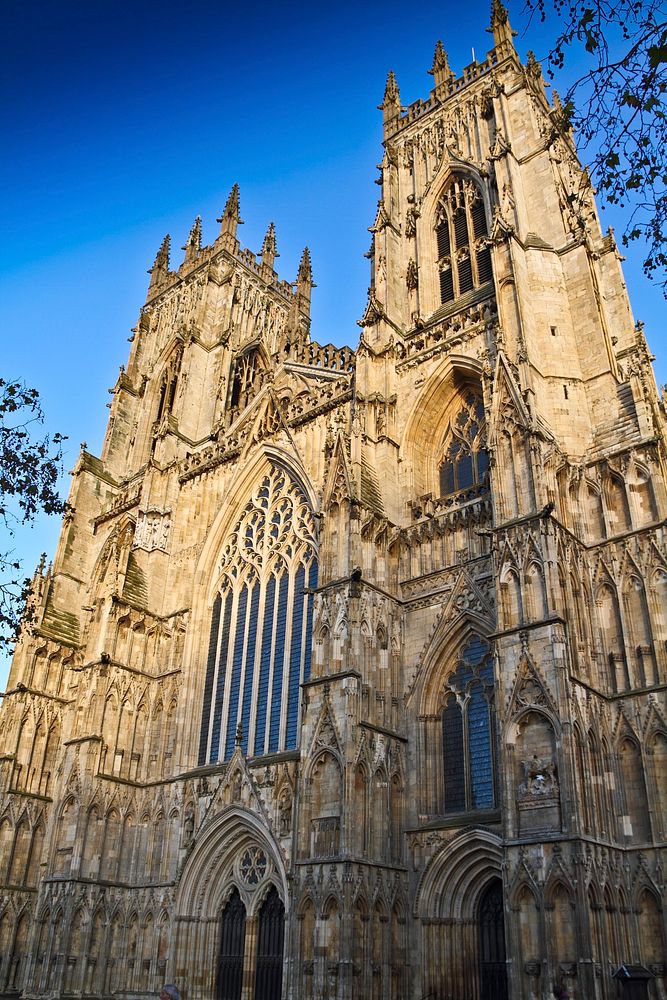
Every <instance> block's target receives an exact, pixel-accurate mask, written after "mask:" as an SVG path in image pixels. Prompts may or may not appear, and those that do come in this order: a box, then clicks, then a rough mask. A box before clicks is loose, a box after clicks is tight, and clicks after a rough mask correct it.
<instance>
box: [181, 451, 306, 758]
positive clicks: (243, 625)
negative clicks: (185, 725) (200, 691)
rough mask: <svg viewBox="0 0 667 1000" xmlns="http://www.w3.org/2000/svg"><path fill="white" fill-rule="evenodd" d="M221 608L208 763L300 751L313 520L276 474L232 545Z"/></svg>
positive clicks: (205, 748) (210, 692)
mask: <svg viewBox="0 0 667 1000" xmlns="http://www.w3.org/2000/svg"><path fill="white" fill-rule="evenodd" d="M219 578H220V588H219V591H218V594H217V595H216V597H215V600H214V602H213V609H212V615H211V630H210V635H209V649H208V658H207V664H206V680H205V685H204V703H203V710H202V722H201V735H200V744H199V763H200V764H204V763H207V762H214V761H218V760H228V759H229V758H230V757H231V755H232V753H233V751H234V745H235V743H236V740H237V733H238V734H239V737H240V743H241V747H242V748H243V752H244V753H246V754H248V755H250V756H253V755H262V754H267V753H276V752H279V751H283V750H293V749H295V748H296V746H297V734H298V722H299V712H300V686H301V684H302V683H303V682H304V681H306V680H308V678H309V677H310V652H311V635H312V624H313V595H312V593H311V590H312V588H314V587H315V586H316V585H317V548H316V540H315V525H314V518H313V512H312V510H311V508H310V505H309V502H308V499H307V497H306V495H305V493H304V492H303V489H302V488H301V486H300V485H299V484H298V483H297V482H296V481H295V480H293V479H292V478H291V477H290V476H289V474H288V473H287V472H286V471H285V469H283V468H281V467H280V466H277V465H272V466H271V470H270V472H269V474H268V475H266V476H265V477H264V478H263V480H262V481H261V483H260V484H259V485H258V486H257V488H256V489H255V491H254V493H253V496H252V498H251V499H250V500H249V501H248V503H247V504H246V506H245V508H244V509H243V512H242V514H241V516H240V518H239V519H238V521H237V522H236V524H235V526H234V529H233V530H232V532H231V533H230V534H229V536H228V537H227V540H226V542H225V545H224V547H223V553H222V557H221V559H220V563H219Z"/></svg>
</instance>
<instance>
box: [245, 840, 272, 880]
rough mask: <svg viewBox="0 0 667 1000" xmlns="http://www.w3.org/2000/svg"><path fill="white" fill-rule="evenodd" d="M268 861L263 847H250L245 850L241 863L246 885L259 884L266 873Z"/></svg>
mask: <svg viewBox="0 0 667 1000" xmlns="http://www.w3.org/2000/svg"><path fill="white" fill-rule="evenodd" d="M267 868H268V861H267V860H266V854H265V853H264V851H263V850H262V849H261V847H249V848H248V849H247V850H246V851H244V853H243V855H242V857H241V861H240V864H239V871H240V875H241V878H242V879H243V881H244V882H245V883H246V885H251V886H253V885H258V883H259V882H261V881H262V879H263V878H264V876H265V875H266V871H267Z"/></svg>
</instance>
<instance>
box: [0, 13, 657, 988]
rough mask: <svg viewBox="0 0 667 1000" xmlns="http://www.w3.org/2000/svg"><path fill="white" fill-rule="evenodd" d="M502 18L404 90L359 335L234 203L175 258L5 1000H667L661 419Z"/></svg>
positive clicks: (392, 88)
mask: <svg viewBox="0 0 667 1000" xmlns="http://www.w3.org/2000/svg"><path fill="white" fill-rule="evenodd" d="M489 31H490V32H491V34H492V38H493V47H492V48H491V49H490V51H489V52H488V54H487V56H486V57H485V59H483V60H482V61H481V62H477V61H474V62H473V63H471V64H470V65H469V66H466V67H465V68H464V69H463V71H462V72H461V73H460V74H457V72H455V70H454V69H453V68H452V67H450V64H449V60H448V56H447V53H446V51H445V49H444V47H443V45H442V43H440V42H438V43H437V45H436V48H435V53H434V57H433V64H432V67H431V69H430V74H431V76H432V89H431V91H430V93H429V95H428V97H427V98H426V99H425V100H418V101H416V102H415V103H413V104H411V105H409V106H408V107H404V106H403V104H402V102H401V95H400V91H399V86H398V83H397V79H396V77H395V76H394V73H393V72H391V73H389V76H388V78H387V83H386V88H385V92H384V98H383V102H382V105H381V106H380V107H381V112H382V119H383V131H384V143H383V155H382V161H381V164H380V166H379V170H380V179H379V181H380V191H381V195H380V199H379V202H378V206H377V212H376V215H375V219H374V221H373V225H372V226H371V228H370V232H371V246H370V250H369V253H368V258H369V261H370V287H369V290H368V299H367V303H366V306H365V311H364V314H363V317H362V318H361V320H360V321H359V326H360V327H361V334H360V336H359V338H358V344H357V347H356V349H352V348H348V347H336V346H334V345H332V344H328V345H321V344H319V343H318V342H317V341H316V340H315V339H313V337H312V336H311V329H310V326H311V323H310V302H311V293H312V290H313V288H314V287H315V286H314V283H313V274H312V266H311V259H310V253H309V251H308V249H306V250H304V252H303V255H302V257H301V261H300V263H299V267H298V272H297V275H296V281H295V282H293V283H292V282H289V281H285V280H282V279H281V278H280V277H279V276H278V273H277V271H276V265H277V262H279V253H278V246H279V243H278V238H277V234H276V230H275V227H274V225H273V224H270V225H269V226H268V228H267V230H266V235H265V237H264V240H263V243H262V246H261V250H260V251H259V252H258V253H253V252H252V251H250V250H248V249H245V248H244V247H242V245H241V243H240V242H239V238H238V227H239V226H240V225H241V223H242V220H241V217H240V195H239V188H238V186H237V185H235V186H234V187H233V188H232V191H231V193H230V195H229V198H228V200H227V203H226V205H225V207H224V210H223V212H222V215H221V217H220V218H219V219H218V220H217V221H218V223H219V224H220V230H219V235H218V236H217V238H216V239H215V241H214V242H213V243H212V244H211V245H210V246H205V245H204V244H203V238H202V222H201V219H199V218H197V219H196V220H195V222H194V224H193V226H192V229H191V230H190V233H189V236H188V238H187V240H186V242H185V245H184V247H183V258H182V261H181V263H180V265H179V266H178V268H177V269H175V270H172V266H175V265H172V259H171V241H170V237H169V236H167V237H165V239H164V241H163V243H162V244H161V246H160V248H159V250H158V252H157V255H156V258H155V262H154V264H153V266H152V268H151V269H150V272H149V274H150V280H149V287H148V294H147V299H146V302H145V304H144V305H143V307H142V309H141V311H140V315H139V319H138V322H137V325H136V327H135V329H134V331H133V336H132V346H131V350H130V356H129V359H128V363H127V366H126V367H124V368H122V369H121V372H120V374H119V376H118V379H117V381H116V384H115V386H114V387H113V388H112V389H111V390H110V392H111V395H112V399H111V404H110V417H109V424H108V428H107V433H106V436H105V440H104V444H103V448H102V452H101V454H100V456H99V457H97V456H95V455H93V454H91V453H90V452H89V451H88V450H87V448H86V447H85V446H84V447H82V451H81V454H80V456H79V458H78V461H77V463H76V467H75V469H74V472H73V480H72V487H71V492H70V498H69V502H70V510H69V512H68V514H67V515H66V518H65V520H64V523H63V529H62V534H61V539H60V542H59V545H58V549H57V551H56V554H55V557H54V560H53V563H52V564H50V565H49V567H48V568H46V567H45V566H44V565H40V567H38V569H37V571H36V573H35V576H34V578H33V582H32V594H33V601H34V604H35V608H36V613H35V616H34V618H33V621H32V622H31V623H26V626H25V627H24V629H23V633H22V635H21V638H20V641H19V643H18V645H17V650H16V654H15V658H14V662H13V665H12V671H11V675H10V679H9V685H8V690H7V692H6V693H5V697H4V700H3V705H2V709H1V710H0V998H2V1000H7V998H10V997H11V998H18V997H21V996H23V997H25V998H31V1000H42V998H47V997H49V996H52V995H54V994H55V993H57V994H58V996H62V997H66V998H70V997H72V998H74V997H77V998H81V1000H83V998H89V997H90V998H92V997H95V998H96V1000H111V998H123V1000H130V998H134V997H136V996H150V995H154V994H155V993H156V992H157V991H158V990H159V987H160V985H161V984H162V983H164V982H175V983H177V984H178V986H179V988H180V989H181V991H182V995H183V997H184V998H185V1000H212V998H215V1000H315V998H318V1000H320V998H325V1000H380V998H382V1000H384V998H388V1000H406V998H409V1000H423V998H425V997H430V998H433V1000H509V998H512V1000H547V998H549V997H551V996H554V995H556V996H560V997H565V996H567V997H570V998H573V1000H575V998H576V1000H612V998H616V997H617V996H618V995H619V993H618V991H619V990H621V994H620V995H621V996H628V997H630V996H631V995H632V996H637V995H639V993H637V992H632V990H635V991H637V990H644V993H643V994H642V995H644V996H646V997H653V998H656V1000H657V998H662V997H664V996H665V989H666V985H665V971H666V970H665V964H664V963H665V960H664V956H665V953H666V952H667V947H666V938H665V924H664V913H665V909H666V908H665V905H664V902H665V901H664V875H663V873H664V865H665V857H664V848H665V839H666V833H667V796H666V789H667V719H666V705H665V689H666V687H667V544H666V543H667V538H666V535H665V524H666V519H667V492H666V489H665V460H666V452H665V408H664V403H663V401H662V400H661V399H660V396H659V394H658V391H657V388H656V385H655V381H654V379H653V374H652V371H651V356H650V353H649V350H648V347H647V345H646V341H645V338H644V333H643V329H642V326H641V324H635V322H634V320H633V317H632V314H631V311H630V306H629V303H628V297H627V293H626V289H625V285H624V282H623V275H622V271H621V265H620V260H621V258H620V255H619V253H618V249H617V247H616V244H615V241H614V236H613V232H611V231H609V232H607V233H603V232H602V230H601V228H600V224H599V221H598V217H597V213H596V208H595V204H594V200H593V191H592V188H591V184H590V181H589V179H588V177H587V175H586V173H585V171H583V170H582V169H581V166H580V164H579V162H578V159H577V154H576V149H575V146H574V140H573V138H572V136H569V135H561V134H559V130H558V128H557V119H558V112H559V103H558V98H557V95H556V94H555V93H554V94H553V98H552V102H551V103H550V101H549V99H548V98H547V92H546V87H545V82H544V80H543V77H542V74H541V70H540V67H539V65H538V64H537V62H536V61H535V58H534V57H533V56H532V55H531V54H529V56H528V59H527V61H526V63H525V65H524V64H523V63H522V62H521V60H520V59H519V56H518V55H517V52H516V50H515V47H514V32H513V31H512V29H511V26H510V23H509V19H508V14H507V11H506V10H505V8H504V7H503V6H502V4H501V3H500V2H498V0H494V3H493V7H492V12H491V26H490V29H489ZM624 984H625V985H624ZM628 984H629V985H628ZM623 991H625V992H623Z"/></svg>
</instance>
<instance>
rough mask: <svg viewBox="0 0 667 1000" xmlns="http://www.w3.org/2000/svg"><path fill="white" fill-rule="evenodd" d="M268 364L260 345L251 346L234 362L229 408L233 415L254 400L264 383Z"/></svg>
mask: <svg viewBox="0 0 667 1000" xmlns="http://www.w3.org/2000/svg"><path fill="white" fill-rule="evenodd" d="M265 377H266V366H265V364H264V361H263V358H262V355H261V353H260V351H259V348H258V347H249V348H247V350H245V351H243V353H242V354H239V355H238V357H237V358H235V359H234V361H233V362H232V369H231V372H230V379H229V381H230V389H229V409H230V410H231V411H232V416H235V415H236V414H238V413H240V412H241V411H242V410H244V409H245V408H246V406H247V405H248V403H250V402H252V400H253V399H254V398H255V396H256V395H257V393H258V392H259V391H260V389H261V388H262V386H263V384H264V379H265Z"/></svg>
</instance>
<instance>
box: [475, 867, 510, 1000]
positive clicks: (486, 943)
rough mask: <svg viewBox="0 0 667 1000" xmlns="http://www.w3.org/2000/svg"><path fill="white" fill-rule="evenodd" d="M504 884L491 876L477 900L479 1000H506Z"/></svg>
mask: <svg viewBox="0 0 667 1000" xmlns="http://www.w3.org/2000/svg"><path fill="white" fill-rule="evenodd" d="M505 958H506V956H505V919H504V909H503V885H502V882H501V881H500V879H494V880H493V882H491V883H490V884H489V886H488V887H487V888H486V889H485V891H484V894H483V896H482V898H481V900H480V903H479V962H480V969H479V978H480V998H481V1000H507V967H506V965H505Z"/></svg>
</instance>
